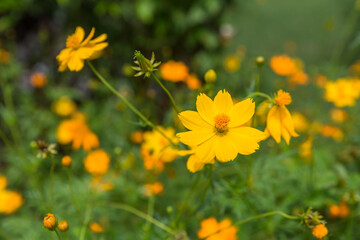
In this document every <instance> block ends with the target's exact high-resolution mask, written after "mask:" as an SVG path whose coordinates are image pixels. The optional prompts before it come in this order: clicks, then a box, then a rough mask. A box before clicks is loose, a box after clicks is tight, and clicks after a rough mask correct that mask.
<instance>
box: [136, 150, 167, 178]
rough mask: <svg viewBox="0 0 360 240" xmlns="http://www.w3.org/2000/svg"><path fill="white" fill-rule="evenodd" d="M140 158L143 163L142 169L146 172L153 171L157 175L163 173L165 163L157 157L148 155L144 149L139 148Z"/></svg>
mask: <svg viewBox="0 0 360 240" xmlns="http://www.w3.org/2000/svg"><path fill="white" fill-rule="evenodd" d="M140 151H141V158H142V159H143V162H144V167H145V169H146V170H149V171H154V173H156V174H158V173H161V172H162V171H164V168H165V163H164V162H163V161H161V160H160V159H159V157H157V156H154V155H152V154H151V153H150V150H148V149H147V148H145V147H141V150H140Z"/></svg>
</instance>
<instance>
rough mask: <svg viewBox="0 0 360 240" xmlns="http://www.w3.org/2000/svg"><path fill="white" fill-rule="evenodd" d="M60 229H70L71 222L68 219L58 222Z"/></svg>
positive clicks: (62, 230) (63, 230)
mask: <svg viewBox="0 0 360 240" xmlns="http://www.w3.org/2000/svg"><path fill="white" fill-rule="evenodd" d="M58 229H59V230H60V231H61V232H66V231H67V230H68V229H69V224H68V223H67V221H60V222H59V223H58Z"/></svg>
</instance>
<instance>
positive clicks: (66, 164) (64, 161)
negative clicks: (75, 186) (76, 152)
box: [61, 156, 72, 167]
mask: <svg viewBox="0 0 360 240" xmlns="http://www.w3.org/2000/svg"><path fill="white" fill-rule="evenodd" d="M71 163H72V159H71V157H70V156H64V157H63V158H62V159H61V164H62V165H63V166H64V167H70V166H71Z"/></svg>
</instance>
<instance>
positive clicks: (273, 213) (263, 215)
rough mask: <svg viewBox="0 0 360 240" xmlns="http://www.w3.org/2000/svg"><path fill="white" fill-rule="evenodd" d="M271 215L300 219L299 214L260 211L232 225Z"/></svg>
mask: <svg viewBox="0 0 360 240" xmlns="http://www.w3.org/2000/svg"><path fill="white" fill-rule="evenodd" d="M273 215H280V216H282V217H284V218H287V219H290V220H299V219H300V217H299V216H291V215H288V214H286V213H284V212H281V211H272V212H267V213H262V214H259V215H256V216H253V217H249V218H246V219H243V220H240V221H238V222H236V223H234V226H237V225H242V224H244V223H247V222H251V221H254V220H257V219H260V218H264V217H269V216H273Z"/></svg>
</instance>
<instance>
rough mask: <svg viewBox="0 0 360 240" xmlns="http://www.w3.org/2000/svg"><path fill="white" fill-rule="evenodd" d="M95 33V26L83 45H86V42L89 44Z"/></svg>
mask: <svg viewBox="0 0 360 240" xmlns="http://www.w3.org/2000/svg"><path fill="white" fill-rule="evenodd" d="M94 34H95V28H92V29H91V31H90V33H89V36H87V38H86V39H85V40H84V41H83V42H82V43H81V46H85V45H86V44H88V43H89V42H90V40H91V38H92V37H93V36H94Z"/></svg>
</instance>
